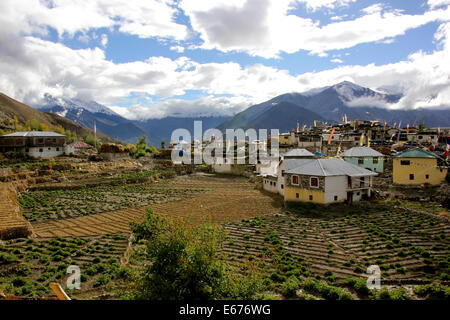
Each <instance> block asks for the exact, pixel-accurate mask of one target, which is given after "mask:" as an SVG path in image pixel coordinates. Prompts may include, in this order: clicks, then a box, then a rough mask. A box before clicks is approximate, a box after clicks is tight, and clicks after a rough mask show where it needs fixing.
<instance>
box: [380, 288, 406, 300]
mask: <svg viewBox="0 0 450 320" xmlns="http://www.w3.org/2000/svg"><path fill="white" fill-rule="evenodd" d="M375 299H376V300H410V299H411V297H410V296H409V294H408V293H407V292H406V289H405V288H401V289H394V290H391V291H389V289H388V288H387V287H383V288H382V289H381V290H380V291H378V292H377V293H376V295H375Z"/></svg>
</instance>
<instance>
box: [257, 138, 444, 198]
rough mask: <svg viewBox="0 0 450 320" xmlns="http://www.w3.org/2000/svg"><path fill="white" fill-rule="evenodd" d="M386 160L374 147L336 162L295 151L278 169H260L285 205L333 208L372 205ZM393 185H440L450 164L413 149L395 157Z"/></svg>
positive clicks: (266, 185)
mask: <svg viewBox="0 0 450 320" xmlns="http://www.w3.org/2000/svg"><path fill="white" fill-rule="evenodd" d="M385 160H386V156H385V155H383V154H381V153H380V152H378V151H376V150H374V149H372V148H370V147H367V146H365V147H352V148H350V149H348V150H346V151H344V152H342V153H340V154H339V155H338V156H335V157H323V156H320V155H317V154H313V153H312V152H310V151H308V150H306V149H299V148H296V149H292V150H290V151H288V152H286V153H284V154H282V155H281V156H280V160H279V162H278V163H277V164H276V165H273V164H270V165H262V164H258V165H256V171H257V173H258V174H259V175H260V177H261V178H262V186H263V189H264V190H266V191H269V192H272V193H278V194H280V195H281V196H283V198H284V200H285V201H286V202H311V203H320V204H329V203H337V202H346V203H348V204H351V203H352V202H355V201H359V200H361V199H368V198H370V196H371V192H372V187H373V182H374V179H376V178H375V177H376V176H378V175H379V174H383V172H384V162H385ZM392 170H393V175H392V177H393V181H392V182H393V183H394V184H397V185H423V184H429V185H439V184H441V183H442V182H444V181H445V178H446V176H447V171H448V162H447V161H445V160H444V159H443V158H441V157H439V156H437V155H436V154H434V153H433V152H430V151H427V150H424V149H422V148H412V149H408V150H406V151H405V152H401V153H398V154H395V155H394V156H393V169H392Z"/></svg>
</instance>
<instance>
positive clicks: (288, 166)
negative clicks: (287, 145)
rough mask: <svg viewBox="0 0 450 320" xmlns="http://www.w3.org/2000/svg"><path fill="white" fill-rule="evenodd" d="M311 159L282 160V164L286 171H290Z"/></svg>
mask: <svg viewBox="0 0 450 320" xmlns="http://www.w3.org/2000/svg"><path fill="white" fill-rule="evenodd" d="M311 160H312V159H284V160H283V164H284V166H285V167H286V170H291V169H294V168H297V167H300V166H301V165H303V164H304V163H305V162H308V161H311Z"/></svg>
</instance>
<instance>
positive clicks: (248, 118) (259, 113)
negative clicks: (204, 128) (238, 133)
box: [218, 94, 324, 132]
mask: <svg viewBox="0 0 450 320" xmlns="http://www.w3.org/2000/svg"><path fill="white" fill-rule="evenodd" d="M303 98H304V97H302V96H301V95H300V94H285V95H282V96H279V97H276V98H274V99H271V100H269V101H267V102H264V103H261V104H258V105H255V106H252V107H250V108H248V109H246V110H244V111H242V112H240V113H238V114H237V115H235V116H234V117H233V118H231V119H229V120H228V121H226V122H224V123H222V124H221V125H219V126H218V129H220V130H225V129H237V128H242V129H245V130H246V129H249V128H254V129H279V130H281V131H283V132H284V131H290V130H291V129H292V128H295V127H296V126H297V121H298V123H299V124H300V125H303V124H306V125H307V126H310V125H312V124H313V122H314V120H320V121H322V120H324V118H323V117H321V116H320V115H318V114H317V113H315V112H312V111H310V110H307V109H306V108H303V107H301V106H300V105H299V104H297V103H296V102H298V101H300V102H302V100H303ZM304 100H306V99H304ZM303 102H304V101H303Z"/></svg>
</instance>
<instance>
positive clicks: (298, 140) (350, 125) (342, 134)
mask: <svg viewBox="0 0 450 320" xmlns="http://www.w3.org/2000/svg"><path fill="white" fill-rule="evenodd" d="M345 118H346V117H345ZM448 141H450V128H431V129H426V128H425V127H424V126H423V125H420V126H418V127H416V126H415V123H414V124H413V126H411V127H410V126H409V125H407V127H406V128H401V123H400V124H399V125H398V126H397V124H394V125H393V126H389V125H388V124H387V123H386V122H385V123H381V122H380V121H368V120H349V121H347V120H346V119H345V121H343V122H342V123H339V124H331V125H327V124H326V123H323V124H322V125H314V127H312V128H309V129H307V128H306V126H303V128H300V127H299V125H297V129H292V131H291V132H288V133H282V134H280V135H279V144H280V150H282V151H288V150H290V149H292V148H304V149H307V150H309V151H311V152H313V153H315V152H320V153H323V154H327V155H337V154H339V153H340V152H342V151H344V150H347V149H350V148H352V147H356V146H363V145H367V146H369V147H370V146H385V147H393V146H394V147H401V146H402V145H411V146H426V147H431V148H432V149H436V150H437V151H439V149H441V151H442V148H443V149H445V148H446V145H447V142H448Z"/></svg>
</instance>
